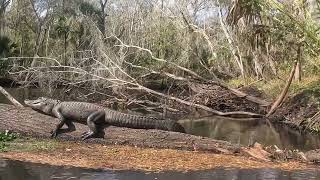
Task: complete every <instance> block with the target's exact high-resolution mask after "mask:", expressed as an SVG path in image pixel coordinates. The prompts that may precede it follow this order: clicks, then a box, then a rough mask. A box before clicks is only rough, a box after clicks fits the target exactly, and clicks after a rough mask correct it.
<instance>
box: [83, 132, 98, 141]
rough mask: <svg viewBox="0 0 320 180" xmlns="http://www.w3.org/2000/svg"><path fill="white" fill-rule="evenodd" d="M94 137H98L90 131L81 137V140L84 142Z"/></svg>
mask: <svg viewBox="0 0 320 180" xmlns="http://www.w3.org/2000/svg"><path fill="white" fill-rule="evenodd" d="M92 137H96V134H95V133H94V132H92V131H88V132H85V133H83V134H82V135H81V139H82V140H86V139H89V138H92Z"/></svg>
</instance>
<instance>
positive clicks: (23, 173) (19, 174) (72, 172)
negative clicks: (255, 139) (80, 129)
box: [0, 159, 320, 180]
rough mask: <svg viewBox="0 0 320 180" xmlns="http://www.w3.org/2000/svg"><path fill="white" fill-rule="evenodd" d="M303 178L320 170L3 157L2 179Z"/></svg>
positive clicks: (317, 176) (315, 175)
mask: <svg viewBox="0 0 320 180" xmlns="http://www.w3.org/2000/svg"><path fill="white" fill-rule="evenodd" d="M50 179H54V180H58V179H59V180H60V179H64V180H76V179H80V180H149V179H150V180H155V179H158V180H301V179H306V180H307V179H309V180H312V179H320V171H316V170H301V171H294V172H289V171H281V170H277V169H225V168H217V169H213V170H207V171H195V172H186V173H183V172H171V171H170V172H161V173H146V172H141V171H111V170H109V171H103V170H93V169H82V168H75V167H59V166H49V165H41V164H33V163H26V162H20V161H9V160H1V159H0V180H50Z"/></svg>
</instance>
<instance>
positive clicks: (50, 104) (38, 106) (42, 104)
mask: <svg viewBox="0 0 320 180" xmlns="http://www.w3.org/2000/svg"><path fill="white" fill-rule="evenodd" d="M24 103H25V104H26V105H27V106H29V107H31V108H32V109H34V110H36V111H38V112H40V113H43V114H47V115H52V109H53V108H54V106H55V105H57V104H58V103H60V101H59V100H55V99H50V98H45V97H40V98H38V99H36V100H29V99H26V100H24Z"/></svg>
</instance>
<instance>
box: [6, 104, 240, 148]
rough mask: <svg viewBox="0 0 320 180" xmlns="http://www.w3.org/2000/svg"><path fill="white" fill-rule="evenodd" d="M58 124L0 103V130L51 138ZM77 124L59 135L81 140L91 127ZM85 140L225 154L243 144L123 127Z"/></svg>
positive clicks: (54, 120)
mask: <svg viewBox="0 0 320 180" xmlns="http://www.w3.org/2000/svg"><path fill="white" fill-rule="evenodd" d="M56 124H57V119H55V118H53V117H50V116H46V115H43V114H40V113H38V112H36V111H33V110H32V109H29V108H16V107H14V106H12V105H6V104H0V131H5V130H9V131H13V132H17V133H20V134H21V135H23V136H31V137H40V138H49V137H50V131H51V130H52V129H53V128H54V127H55V126H56ZM75 125H76V128H77V130H76V131H73V132H69V133H63V134H59V135H58V138H59V139H62V140H73V141H78V140H80V136H81V134H82V133H83V132H85V131H87V130H88V127H87V126H86V125H82V124H78V123H75ZM86 142H92V143H101V144H122V145H132V146H138V147H154V148H171V149H184V150H198V151H208V152H214V153H222V154H235V153H237V152H239V151H242V150H241V149H242V148H240V147H239V146H238V145H233V144H231V143H228V142H225V141H219V140H214V139H210V138H205V137H198V136H193V135H189V134H183V133H177V132H167V131H161V130H143V129H129V128H121V127H108V128H106V129H105V136H104V138H95V139H89V140H86Z"/></svg>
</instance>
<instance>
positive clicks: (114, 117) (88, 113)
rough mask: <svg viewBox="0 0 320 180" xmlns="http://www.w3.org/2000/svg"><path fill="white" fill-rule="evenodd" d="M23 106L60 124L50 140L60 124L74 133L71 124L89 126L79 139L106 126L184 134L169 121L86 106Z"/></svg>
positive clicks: (44, 101)
mask: <svg viewBox="0 0 320 180" xmlns="http://www.w3.org/2000/svg"><path fill="white" fill-rule="evenodd" d="M24 103H25V104H26V105H27V106H29V107H31V108H32V109H34V110H36V111H38V112H40V113H43V114H46V115H49V116H53V117H56V118H58V119H59V120H60V122H59V124H57V127H56V128H55V129H54V130H53V132H52V137H56V136H57V135H58V133H59V130H60V129H61V128H62V126H63V125H64V124H66V125H67V126H68V129H69V130H70V131H73V130H75V126H74V124H73V122H79V123H84V124H87V125H88V126H89V129H90V131H88V132H86V133H84V134H83V135H82V138H83V139H87V138H91V137H96V136H97V135H98V134H99V131H100V130H101V128H100V127H102V126H109V125H113V126H120V127H128V128H137V129H162V130H166V131H176V132H185V130H184V128H183V127H182V126H181V125H180V124H178V123H177V122H175V121H173V120H163V119H157V118H154V117H147V116H139V115H132V114H125V113H121V112H117V111H114V110H111V109H108V108H104V107H101V106H98V105H95V104H91V103H86V102H72V101H69V102H61V101H59V100H55V99H50V98H44V97H40V98H38V99H36V100H25V101H24Z"/></svg>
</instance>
